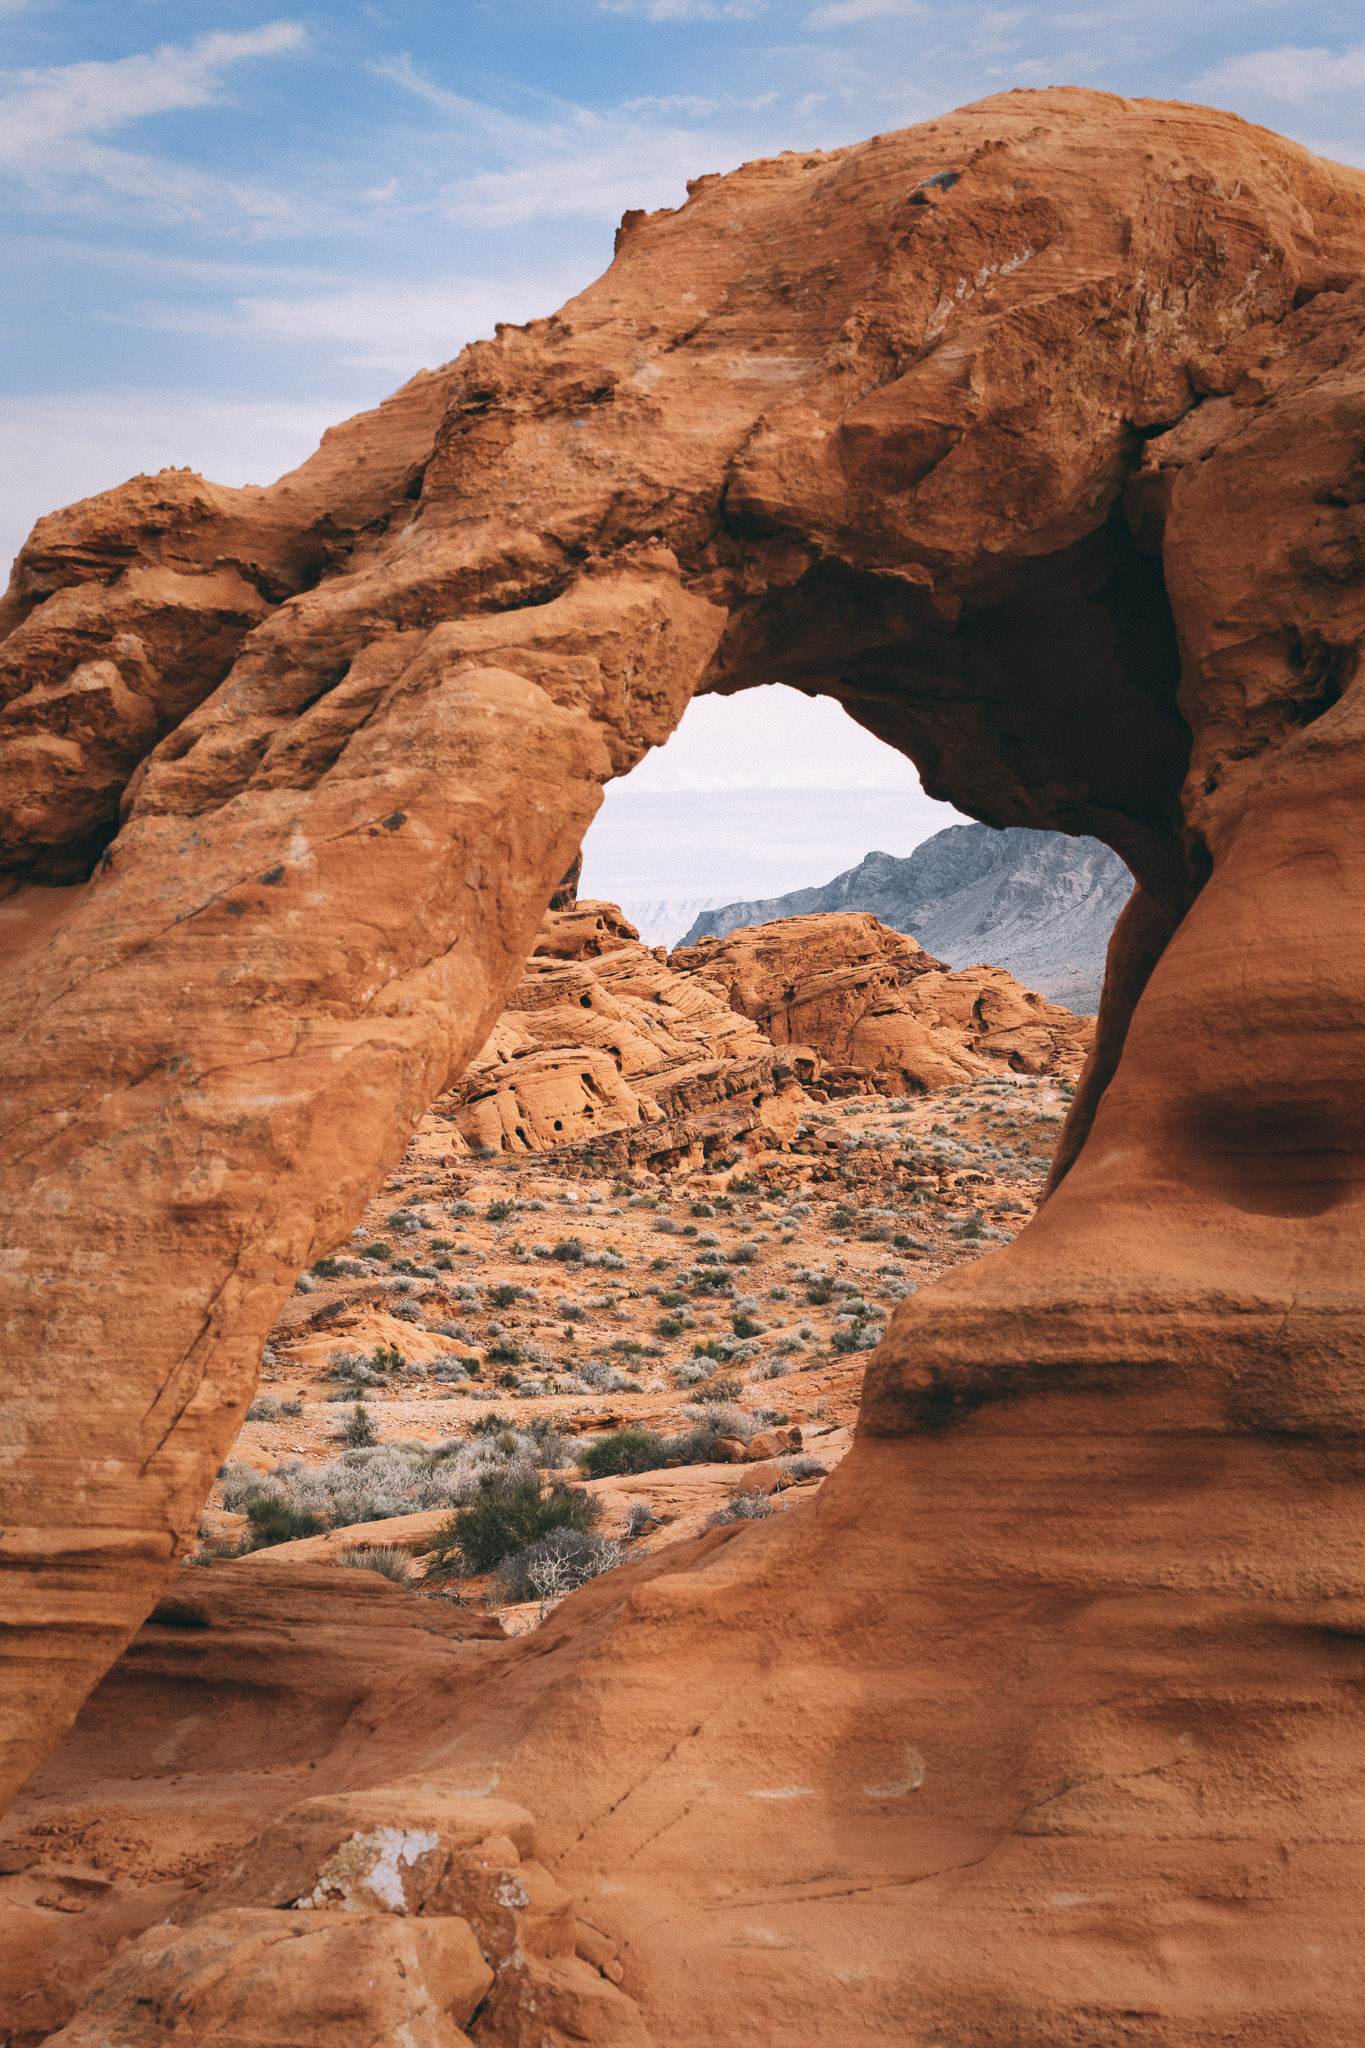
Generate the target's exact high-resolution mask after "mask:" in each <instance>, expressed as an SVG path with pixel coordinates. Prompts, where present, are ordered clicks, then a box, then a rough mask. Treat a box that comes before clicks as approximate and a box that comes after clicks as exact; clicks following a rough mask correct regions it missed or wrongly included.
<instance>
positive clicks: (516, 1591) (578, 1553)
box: [498, 1529, 623, 1614]
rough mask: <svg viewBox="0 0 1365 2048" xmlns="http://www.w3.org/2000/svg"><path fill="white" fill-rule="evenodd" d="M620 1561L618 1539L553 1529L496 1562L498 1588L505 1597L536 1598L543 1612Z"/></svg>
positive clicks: (514, 1598)
mask: <svg viewBox="0 0 1365 2048" xmlns="http://www.w3.org/2000/svg"><path fill="white" fill-rule="evenodd" d="M622 1561H623V1556H622V1549H621V1545H620V1543H619V1542H613V1541H611V1539H610V1538H608V1537H605V1536H593V1535H588V1534H585V1533H584V1532H583V1531H582V1530H581V1529H553V1530H551V1532H550V1534H549V1535H548V1536H541V1537H540V1538H538V1540H537V1541H536V1542H534V1543H528V1544H527V1546H526V1548H525V1549H524V1550H519V1551H517V1552H516V1554H515V1555H514V1556H512V1557H509V1558H508V1559H507V1560H506V1562H505V1563H503V1564H502V1565H500V1566H499V1568H498V1588H499V1591H500V1592H501V1594H502V1597H503V1599H504V1600H532V1599H535V1600H539V1602H540V1606H541V1612H542V1614H543V1613H544V1611H545V1609H546V1608H547V1607H548V1606H550V1605H551V1603H552V1602H554V1601H556V1600H562V1599H563V1598H564V1596H565V1594H566V1593H574V1592H576V1591H577V1590H578V1588H579V1587H580V1586H586V1585H587V1583H588V1581H589V1579H595V1578H597V1577H598V1576H599V1575H600V1574H601V1573H602V1572H609V1571H611V1570H612V1569H613V1568H614V1567H615V1566H616V1565H618V1564H620V1563H622Z"/></svg>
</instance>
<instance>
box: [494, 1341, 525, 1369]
mask: <svg viewBox="0 0 1365 2048" xmlns="http://www.w3.org/2000/svg"><path fill="white" fill-rule="evenodd" d="M488 1363H489V1364H490V1365H520V1364H521V1353H520V1352H519V1351H518V1349H517V1347H516V1345H515V1344H495V1345H494V1346H493V1349H492V1350H491V1351H490V1352H489V1354H488Z"/></svg>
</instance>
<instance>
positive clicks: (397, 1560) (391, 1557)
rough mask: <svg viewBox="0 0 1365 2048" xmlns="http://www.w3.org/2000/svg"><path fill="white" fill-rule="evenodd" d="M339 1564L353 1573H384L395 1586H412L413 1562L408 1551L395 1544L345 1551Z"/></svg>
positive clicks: (372, 1545) (375, 1544)
mask: <svg viewBox="0 0 1365 2048" xmlns="http://www.w3.org/2000/svg"><path fill="white" fill-rule="evenodd" d="M337 1563H338V1564H339V1565H345V1566H347V1567H348V1568H349V1569H350V1570H352V1571H357V1572H382V1573H383V1575H384V1577H385V1578H386V1579H392V1580H393V1583H394V1584H395V1586H410V1585H411V1584H412V1560H411V1558H410V1557H409V1556H408V1553H407V1552H406V1550H400V1549H399V1548H398V1546H397V1545H396V1544H393V1543H372V1544H370V1545H368V1546H367V1548H365V1549H364V1550H345V1551H343V1552H342V1554H341V1556H340V1557H339V1558H338V1559H337Z"/></svg>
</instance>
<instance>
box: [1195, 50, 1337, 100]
mask: <svg viewBox="0 0 1365 2048" xmlns="http://www.w3.org/2000/svg"><path fill="white" fill-rule="evenodd" d="M1363 87H1365V43H1357V44H1356V45H1355V47H1354V48H1353V49H1350V50H1324V49H1303V48H1299V47H1296V46H1295V45H1292V44H1286V45H1284V46H1283V47H1282V48H1280V49H1278V50H1249V51H1247V53H1246V54H1245V55H1244V56H1241V57H1231V58H1229V59H1228V61H1227V63H1225V64H1219V65H1216V66H1215V67H1214V69H1213V70H1212V71H1206V72H1205V73H1204V74H1203V76H1202V77H1201V78H1196V79H1195V80H1194V83H1193V84H1192V85H1191V87H1190V91H1191V92H1192V93H1196V94H1199V95H1200V96H1201V97H1202V96H1205V95H1217V96H1219V97H1220V98H1222V99H1225V100H1226V99H1236V100H1241V99H1244V98H1248V97H1250V98H1258V99H1268V100H1278V101H1279V103H1280V104H1281V105H1282V106H1289V107H1315V106H1317V105H1319V104H1320V103H1321V102H1322V101H1323V100H1324V99H1326V98H1327V97H1329V96H1334V95H1336V94H1337V93H1343V94H1351V95H1355V94H1357V93H1359V92H1360V91H1361V89H1362V88H1363Z"/></svg>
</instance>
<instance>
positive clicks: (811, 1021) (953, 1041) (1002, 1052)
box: [672, 911, 1094, 1095]
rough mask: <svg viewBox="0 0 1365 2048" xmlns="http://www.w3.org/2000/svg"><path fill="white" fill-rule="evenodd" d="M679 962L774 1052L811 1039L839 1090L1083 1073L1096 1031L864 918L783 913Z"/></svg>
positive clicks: (688, 952) (900, 1089) (1001, 979)
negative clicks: (996, 1075)
mask: <svg viewBox="0 0 1365 2048" xmlns="http://www.w3.org/2000/svg"><path fill="white" fill-rule="evenodd" d="M672 965H673V966H675V967H682V968H684V969H687V970H691V971H692V972H694V973H700V974H701V975H702V976H704V977H707V978H710V979H711V980H713V981H716V982H718V983H719V984H720V985H721V986H722V987H723V988H724V990H725V992H726V995H727V996H728V998H729V1001H730V1004H731V1006H732V1007H733V1008H734V1009H736V1010H738V1011H739V1013H740V1015H741V1016H744V1017H750V1018H752V1019H753V1021H754V1022H755V1023H756V1024H757V1025H758V1026H759V1028H760V1029H761V1030H762V1031H763V1032H764V1034H765V1035H766V1036H767V1037H768V1038H770V1039H772V1041H773V1042H774V1044H776V1045H791V1044H796V1045H801V1044H809V1045H812V1046H814V1047H815V1048H816V1050H817V1051H818V1052H819V1053H820V1054H821V1055H822V1057H823V1059H824V1060H825V1061H827V1062H828V1063H829V1069H830V1072H829V1079H830V1081H831V1083H832V1084H833V1086H834V1089H835V1092H837V1093H843V1092H844V1091H845V1090H846V1089H849V1088H856V1087H858V1086H859V1084H860V1083H863V1084H864V1085H865V1081H864V1077H866V1079H868V1080H870V1081H871V1083H872V1085H873V1086H874V1087H875V1088H877V1089H879V1090H880V1092H882V1093H883V1094H887V1095H905V1094H920V1093H923V1092H927V1091H928V1090H930V1089H934V1088H948V1087H951V1086H953V1085H954V1084H955V1083H957V1082H961V1081H968V1080H971V1079H972V1078H974V1077H975V1076H976V1075H978V1074H987V1073H989V1072H991V1070H992V1069H993V1068H994V1069H995V1070H997V1071H998V1070H999V1069H1000V1068H1002V1067H1004V1068H1011V1067H1012V1068H1015V1069H1017V1070H1018V1071H1019V1072H1020V1073H1025V1074H1046V1073H1056V1072H1058V1071H1059V1070H1062V1069H1065V1070H1074V1069H1075V1068H1076V1067H1078V1066H1079V1065H1080V1063H1081V1061H1082V1060H1083V1059H1084V1058H1085V1056H1086V1054H1087V1053H1088V1052H1089V1050H1090V1047H1091V1044H1092V1042H1093V1038H1094V1027H1093V1025H1092V1023H1091V1021H1090V1019H1089V1018H1088V1017H1077V1016H1075V1015H1073V1013H1072V1012H1071V1011H1070V1010H1063V1009H1061V1008H1060V1007H1059V1006H1058V1005H1057V1004H1056V1003H1050V1002H1048V1001H1047V999H1046V997H1044V996H1039V995H1034V994H1033V993H1032V992H1031V991H1030V990H1028V989H1024V988H1021V987H1020V986H1019V984H1018V982H1017V981H1016V980H1015V979H1014V977H1013V975H1010V974H1006V972H1005V970H1004V968H1003V967H967V968H961V969H959V970H957V971H954V970H953V969H952V968H948V967H945V966H944V964H943V962H942V961H941V960H935V959H934V957H933V955H932V954H930V953H926V952H925V951H924V949H923V947H922V946H920V945H918V944H917V942H916V941H915V940H914V939H912V938H908V937H906V936H905V935H904V934H903V933H901V932H893V931H888V929H887V927H886V926H885V925H884V924H882V923H880V922H879V920H878V919H877V918H875V917H871V916H869V915H868V914H867V912H866V911H843V912H832V913H827V914H825V915H823V916H821V915H816V916H812V917H783V918H778V919H777V920H776V921H775V922H774V923H772V924H761V925H749V926H742V927H741V928H740V929H739V930H738V931H734V932H731V933H729V934H728V935H727V936H726V937H725V938H723V939H709V938H708V939H702V940H700V941H699V942H698V944H697V945H695V946H686V947H682V946H680V947H679V948H678V949H677V950H676V952H675V953H674V954H673V956H672Z"/></svg>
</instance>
